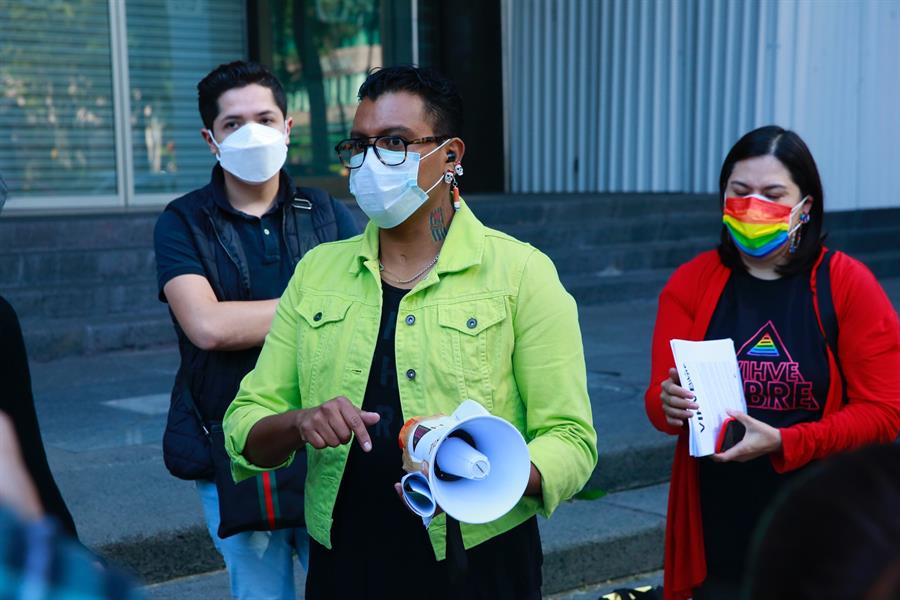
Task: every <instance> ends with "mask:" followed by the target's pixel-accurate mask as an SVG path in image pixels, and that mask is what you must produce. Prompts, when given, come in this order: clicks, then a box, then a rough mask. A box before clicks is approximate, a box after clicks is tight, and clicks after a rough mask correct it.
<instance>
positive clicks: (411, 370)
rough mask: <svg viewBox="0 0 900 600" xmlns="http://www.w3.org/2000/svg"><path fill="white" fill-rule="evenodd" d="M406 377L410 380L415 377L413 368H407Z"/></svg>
mask: <svg viewBox="0 0 900 600" xmlns="http://www.w3.org/2000/svg"><path fill="white" fill-rule="evenodd" d="M406 378H407V379H409V380H410V381H412V380H413V379H415V378H416V370H415V369H410V370H408V371H407V372H406Z"/></svg>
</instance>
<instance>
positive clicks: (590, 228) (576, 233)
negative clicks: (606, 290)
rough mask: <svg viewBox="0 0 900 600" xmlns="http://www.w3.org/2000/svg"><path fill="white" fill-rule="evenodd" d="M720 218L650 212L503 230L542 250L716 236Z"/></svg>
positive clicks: (522, 225)
mask: <svg viewBox="0 0 900 600" xmlns="http://www.w3.org/2000/svg"><path fill="white" fill-rule="evenodd" d="M720 221H721V219H720V217H719V216H718V215H716V214H706V213H698V214H686V215H681V216H679V218H676V219H673V218H669V217H666V216H664V215H659V214H650V215H645V216H643V217H628V218H607V219H584V220H582V221H580V222H578V223H572V224H567V225H559V224H534V223H527V224H518V225H507V226H506V227H504V228H503V229H502V231H503V232H504V233H506V234H508V235H511V236H513V237H514V238H516V239H518V240H521V241H523V242H529V243H530V244H532V245H534V246H535V247H537V248H540V249H541V250H545V249H552V248H558V247H576V248H577V247H585V246H592V247H597V248H603V247H606V246H611V245H615V244H623V243H632V244H635V245H639V244H644V243H648V242H654V241H677V240H680V239H683V238H686V237H698V236H700V237H706V236H709V235H711V234H712V235H716V234H718V231H719V223H720ZM545 251H546V250H545Z"/></svg>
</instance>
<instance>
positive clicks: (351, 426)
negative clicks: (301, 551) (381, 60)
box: [224, 67, 597, 600]
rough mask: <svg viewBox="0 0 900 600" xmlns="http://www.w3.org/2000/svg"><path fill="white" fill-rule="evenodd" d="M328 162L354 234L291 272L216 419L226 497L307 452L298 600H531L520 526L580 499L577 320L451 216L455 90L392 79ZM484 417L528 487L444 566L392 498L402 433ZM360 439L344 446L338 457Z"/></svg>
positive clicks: (437, 532) (542, 280) (499, 249)
mask: <svg viewBox="0 0 900 600" xmlns="http://www.w3.org/2000/svg"><path fill="white" fill-rule="evenodd" d="M359 97H360V105H359V107H358V109H357V113H356V116H355V118H354V122H353V129H352V130H351V133H350V135H351V137H350V138H349V139H348V140H345V141H343V142H341V143H340V144H338V146H337V148H336V149H337V151H338V154H339V155H340V157H341V159H342V160H343V161H344V163H345V166H346V167H347V168H349V169H350V172H351V176H350V189H351V192H353V194H354V196H355V197H356V199H357V202H358V203H359V204H360V207H361V208H362V209H363V211H364V212H365V213H366V214H367V215H368V216H369V217H370V219H371V221H370V222H369V224H368V227H367V228H366V230H365V232H364V233H363V234H362V235H361V236H357V237H355V238H351V239H349V240H344V241H341V242H335V243H329V244H322V245H320V246H318V247H316V248H315V249H313V250H312V251H310V252H309V253H308V254H307V255H306V256H305V257H304V259H303V260H302V261H301V262H300V264H299V265H298V267H297V270H296V272H295V274H294V276H293V278H292V280H291V282H290V284H289V285H288V289H287V290H286V292H285V294H284V296H283V297H282V299H281V302H280V304H279V307H278V310H277V312H276V315H275V319H274V321H273V323H272V329H271V331H270V332H269V335H268V337H267V338H266V342H265V345H264V347H263V350H262V354H261V355H260V358H259V361H258V363H257V365H256V368H255V369H254V370H253V371H252V372H251V373H249V374H248V375H247V377H246V378H245V379H244V381H243V382H242V384H241V388H240V392H239V393H238V396H237V398H236V399H235V400H234V402H233V403H232V404H231V407H230V408H229V409H228V412H227V413H226V416H225V422H224V428H225V434H226V436H225V438H226V447H227V448H228V452H229V454H230V455H231V457H232V460H233V467H232V468H233V474H234V477H235V479H236V480H241V479H244V478H247V477H250V476H252V475H254V474H256V473H258V472H259V471H260V470H264V469H269V468H273V467H277V466H280V465H283V464H286V463H287V462H288V461H290V460H291V459H292V457H293V454H294V452H295V451H296V450H297V449H299V448H301V447H302V446H304V445H308V447H309V449H308V465H309V472H308V475H307V481H306V521H307V527H308V530H309V533H310V536H311V538H312V544H311V554H310V565H309V572H308V576H307V590H306V594H307V596H306V597H307V598H308V599H309V600H314V599H316V598H350V597H352V598H382V597H388V596H390V595H393V594H394V593H395V592H396V591H397V590H398V589H400V588H402V587H407V586H410V587H409V589H423V588H421V587H419V586H428V588H429V590H430V591H429V592H428V593H427V594H426V595H427V596H428V597H447V598H457V597H460V598H462V597H465V598H480V597H485V598H487V597H490V598H516V599H521V598H539V597H540V585H541V575H540V565H541V561H542V554H541V550H540V539H539V535H538V530H537V524H536V520H535V518H534V515H535V514H536V513H538V512H540V513H542V514H544V515H548V516H549V515H550V513H552V512H553V510H554V509H555V508H556V507H557V506H558V505H559V503H560V502H562V501H563V500H566V499H568V498H570V497H571V496H572V495H573V494H575V493H576V492H577V491H578V490H579V489H580V488H581V487H582V486H583V485H584V483H585V482H586V481H587V479H588V477H589V476H590V474H591V472H592V470H593V468H594V466H595V464H596V462H597V448H596V432H595V431H594V428H593V425H592V418H591V409H590V403H589V400H588V395H587V384H586V372H585V364H584V352H583V349H582V343H581V335H580V331H579V327H578V314H577V308H576V306H575V301H574V300H573V299H572V297H571V296H570V295H569V294H568V293H567V292H566V291H565V289H564V288H563V287H562V284H561V283H560V281H559V277H558V276H557V273H556V270H555V268H554V267H553V264H552V262H551V261H550V259H549V258H547V257H546V256H545V255H544V254H542V253H541V252H539V251H538V250H536V249H535V248H533V247H531V246H530V245H528V244H524V243H522V242H519V241H517V240H515V239H513V238H511V237H509V236H507V235H505V234H503V233H500V232H497V231H494V230H491V229H488V228H487V227H485V226H484V225H482V224H481V223H480V222H479V221H478V219H476V218H475V215H474V214H473V213H472V212H471V210H470V209H469V208H468V206H467V205H466V204H465V203H464V202H463V201H462V200H461V199H459V197H458V192H457V187H456V186H457V179H456V177H457V176H458V175H462V168H461V161H462V158H463V154H464V153H465V145H464V143H463V141H462V140H461V139H460V138H459V137H458V135H459V130H460V128H461V121H462V103H461V100H460V98H459V95H458V94H457V92H456V90H455V88H454V86H453V84H452V83H451V82H449V81H448V80H446V79H444V78H443V77H441V76H440V75H438V74H436V73H434V72H433V71H429V70H427V69H419V68H415V67H391V68H385V69H381V70H379V71H376V72H374V73H373V74H371V75H370V76H369V78H368V79H367V80H366V82H365V83H364V84H363V85H362V87H361V88H360V93H359ZM466 399H472V400H475V401H477V402H479V403H480V404H482V405H483V406H484V407H485V408H486V409H487V410H488V411H490V412H491V413H492V414H495V415H497V416H500V417H502V418H504V419H506V420H508V421H509V422H511V423H512V424H513V425H514V426H516V427H517V428H518V429H519V431H521V432H522V434H523V436H524V437H525V439H526V441H527V442H528V450H529V454H530V458H531V463H532V466H531V477H530V479H529V482H528V486H527V488H526V490H525V495H524V496H523V498H522V499H521V500H520V501H519V503H518V504H517V505H516V507H515V508H513V510H512V511H510V512H509V513H507V514H506V515H505V516H503V517H501V518H499V519H497V520H496V521H493V522H491V523H487V524H484V525H467V524H463V525H462V538H463V541H464V545H465V548H467V549H468V550H467V551H466V553H465V555H466V557H467V561H468V568H467V570H465V572H464V573H463V574H462V575H459V574H458V573H456V576H454V577H450V576H449V575H448V572H447V568H446V567H445V565H444V562H445V561H443V559H444V557H445V532H446V523H445V519H444V518H443V515H441V516H439V517H437V518H435V520H434V521H433V522H432V523H431V525H430V526H429V527H428V529H427V530H426V529H425V528H423V526H422V522H421V520H419V519H418V517H415V516H414V515H412V513H410V512H408V511H406V510H405V508H404V506H403V504H402V503H401V502H400V500H399V499H398V498H397V497H396V495H395V489H394V485H393V484H395V483H396V482H397V481H399V479H400V477H401V476H402V474H403V471H402V467H401V455H400V449H399V447H398V444H397V436H398V433H399V430H400V427H401V425H402V424H403V422H404V419H407V418H409V417H412V416H420V415H434V414H450V413H452V412H453V410H454V409H455V408H456V407H457V406H458V405H459V404H460V403H461V402H462V401H464V400H466ZM354 437H355V438H356V442H357V443H356V444H351V443H350V442H351V440H352V439H353V438H354Z"/></svg>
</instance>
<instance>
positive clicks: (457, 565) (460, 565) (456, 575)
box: [445, 515, 469, 587]
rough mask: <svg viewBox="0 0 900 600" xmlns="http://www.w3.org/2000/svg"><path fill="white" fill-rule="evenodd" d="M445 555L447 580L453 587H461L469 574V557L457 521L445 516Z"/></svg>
mask: <svg viewBox="0 0 900 600" xmlns="http://www.w3.org/2000/svg"><path fill="white" fill-rule="evenodd" d="M445 553H446V555H447V578H448V579H449V581H450V585H451V586H453V587H458V586H462V585H463V584H464V583H465V581H466V576H467V575H468V572H469V557H468V555H467V554H466V545H465V544H464V543H463V538H462V531H461V530H460V528H459V521H457V520H456V519H454V518H453V517H451V516H450V515H447V539H446V544H445Z"/></svg>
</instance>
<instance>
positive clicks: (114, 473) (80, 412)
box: [32, 278, 900, 598]
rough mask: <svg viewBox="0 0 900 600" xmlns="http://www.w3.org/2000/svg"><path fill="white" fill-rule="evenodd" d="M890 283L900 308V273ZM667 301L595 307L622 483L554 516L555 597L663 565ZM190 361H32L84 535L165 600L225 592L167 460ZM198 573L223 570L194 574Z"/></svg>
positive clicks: (603, 442)
mask: <svg viewBox="0 0 900 600" xmlns="http://www.w3.org/2000/svg"><path fill="white" fill-rule="evenodd" d="M883 284H884V286H885V288H886V289H887V291H888V294H889V295H890V296H891V298H892V299H893V301H894V304H895V306H898V305H900V278H898V279H889V280H885V281H884V282H883ZM655 310H656V303H655V302H654V301H645V300H642V301H635V302H628V303H616V304H608V305H598V306H587V307H583V308H582V309H581V313H580V316H581V325H582V332H583V338H584V345H585V351H586V357H587V366H588V371H589V387H590V392H591V403H592V406H593V410H594V422H595V425H596V427H597V430H598V436H599V448H600V457H601V458H600V464H599V465H598V468H597V470H596V471H595V474H594V477H593V478H592V481H591V484H590V485H591V486H596V487H601V488H602V489H606V490H609V491H611V492H614V493H611V494H610V495H609V496H607V497H605V498H603V499H601V500H597V501H593V502H575V503H570V504H566V505H564V506H563V507H562V508H561V509H560V510H559V512H558V513H557V515H555V516H554V517H553V518H552V519H551V520H550V521H549V522H545V523H542V525H541V531H542V535H543V536H544V546H545V553H546V555H547V558H546V561H545V582H546V584H547V585H546V587H545V591H546V592H547V593H548V594H549V593H555V592H559V591H563V590H569V589H574V588H578V587H580V586H584V585H591V584H597V583H598V582H603V581H607V580H609V579H614V578H617V577H623V576H628V575H631V574H634V573H642V572H651V571H653V570H654V569H658V568H659V567H660V564H661V551H662V549H661V541H662V531H663V526H664V514H665V510H664V509H665V486H664V485H659V484H662V483H663V482H665V481H666V480H667V479H668V468H669V461H670V457H671V451H672V450H671V449H672V440H670V439H668V438H667V436H664V435H662V434H659V433H658V432H656V431H655V430H653V429H652V427H651V426H650V425H649V423H648V422H647V420H646V417H645V416H644V409H643V400H642V396H643V390H644V387H645V386H646V378H647V372H648V368H649V344H650V336H651V332H652V327H653V320H654V318H655ZM177 363H178V357H177V352H176V350H175V349H174V348H172V347H166V348H162V349H156V350H147V351H140V352H123V353H118V354H104V355H97V356H89V357H73V358H65V359H60V360H56V361H51V362H45V363H38V362H35V363H32V377H33V387H34V392H35V396H36V403H37V410H38V415H39V418H40V421H41V427H42V432H43V436H44V442H45V445H46V447H47V452H48V456H49V459H50V464H51V467H52V469H53V472H54V474H55V476H56V479H57V481H58V483H59V486H60V488H61V490H62V493H63V495H64V497H65V499H66V501H67V503H68V505H69V507H70V509H71V510H72V513H73V515H74V517H75V521H76V524H77V526H78V528H79V532H80V535H81V537H82V540H83V541H84V542H85V543H86V544H87V545H88V546H90V547H92V548H95V549H97V550H98V551H100V552H101V553H102V554H104V555H106V556H108V557H110V558H111V559H113V560H115V561H117V562H119V563H122V564H124V565H126V566H128V567H130V568H132V569H134V570H135V571H136V572H138V573H139V574H140V576H141V577H142V579H143V580H144V581H146V582H148V583H155V582H163V581H168V583H165V584H163V585H159V586H156V587H152V588H148V592H150V593H151V597H153V598H175V597H197V598H216V597H222V595H221V590H222V589H225V588H222V587H221V586H222V585H223V584H222V581H224V579H223V578H222V574H221V573H218V574H216V571H217V570H220V569H221V568H222V563H221V561H220V560H219V559H218V557H217V555H216V554H215V551H214V550H213V547H212V544H211V542H210V541H209V539H208V536H207V534H206V531H205V527H204V525H203V520H202V516H201V510H200V503H199V501H198V499H197V497H196V494H195V493H194V490H193V485H192V484H191V483H189V482H184V481H179V480H177V479H175V478H173V477H171V476H170V475H169V474H168V472H167V471H166V469H165V467H164V465H163V462H162V456H161V450H160V443H161V436H162V431H163V426H164V423H165V412H166V409H167V404H168V393H169V389H170V387H171V382H172V378H173V376H174V372H175V369H176V367H177ZM619 490H621V491H619ZM198 573H211V574H210V575H207V576H204V577H187V578H184V577H186V576H190V575H194V574H198ZM176 577H180V578H181V579H178V580H175V581H169V580H172V579H173V578H176ZM192 586H193V587H192ZM204 586H208V587H207V588H204ZM216 586H219V587H216ZM226 587H227V586H226ZM202 589H206V591H199V590H202ZM173 590H174V591H173ZM178 590H182V591H178ZM184 590H190V591H184ZM217 590H218V591H217ZM166 594H169V595H166ZM172 594H175V595H172Z"/></svg>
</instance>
